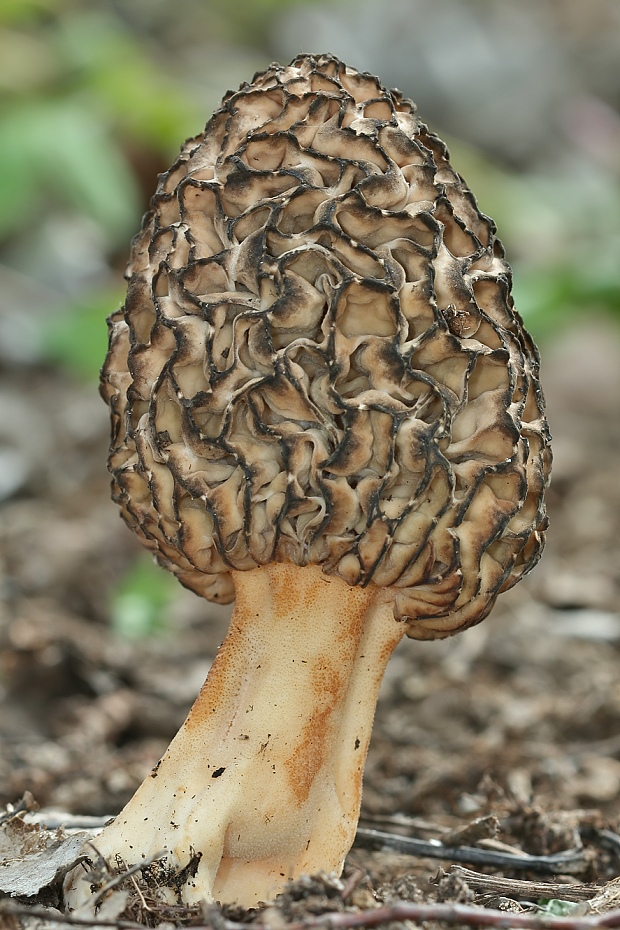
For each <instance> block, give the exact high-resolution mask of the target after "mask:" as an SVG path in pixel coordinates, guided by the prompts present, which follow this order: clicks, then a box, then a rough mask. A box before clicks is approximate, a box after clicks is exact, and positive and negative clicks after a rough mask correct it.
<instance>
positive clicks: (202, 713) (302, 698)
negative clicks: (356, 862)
mask: <svg viewBox="0 0 620 930" xmlns="http://www.w3.org/2000/svg"><path fill="white" fill-rule="evenodd" d="M233 578H234V583H235V589H236V602H235V607H234V611H233V614H232V618H231V623H230V629H229V632H228V634H227V636H226V639H225V641H224V643H223V645H222V647H221V648H220V650H219V652H218V654H217V657H216V659H215V661H214V662H213V665H212V667H211V670H210V672H209V675H208V677H207V680H206V681H205V683H204V685H203V687H202V690H201V692H200V694H199V696H198V698H197V700H196V702H195V704H194V706H193V707H192V709H191V710H190V712H189V715H188V717H187V719H186V721H185V723H184V724H183V726H182V727H181V729H180V730H179V732H178V733H177V735H176V736H175V738H174V740H173V741H172V743H171V744H170V747H169V748H168V750H167V752H166V753H165V755H164V756H163V758H162V760H161V762H160V763H158V765H157V766H156V767H155V769H154V770H153V771H152V773H151V774H150V775H149V776H148V777H147V778H146V780H145V781H144V782H143V784H142V785H141V787H140V788H139V789H138V791H137V792H136V794H135V795H134V797H133V798H132V799H131V801H130V802H129V803H128V804H127V806H126V807H125V809H124V810H123V811H122V812H121V813H120V814H119V815H118V817H117V818H116V819H115V820H114V822H113V823H112V824H111V825H110V826H108V827H106V828H105V829H104V831H103V833H102V834H101V835H100V836H98V837H97V838H96V840H95V842H94V845H95V846H96V848H97V849H98V850H99V852H100V853H101V854H102V855H103V856H104V857H105V858H106V859H108V860H109V861H111V862H112V863H114V861H115V859H116V860H118V857H119V856H120V857H121V858H122V860H124V862H125V863H126V864H128V865H129V864H133V863H135V862H139V861H140V859H141V858H145V857H147V856H149V855H152V854H153V853H155V852H156V851H157V850H159V849H164V848H165V849H166V850H167V852H168V856H167V859H166V862H165V865H166V866H167V867H172V869H173V870H174V872H175V873H176V878H175V879H174V880H171V881H170V882H169V884H170V886H171V887H173V888H174V889H175V891H176V892H177V894H178V895H179V896H180V898H181V900H182V901H184V902H185V903H188V904H190V903H194V902H196V901H198V900H200V899H203V900H204V899H206V900H211V899H213V898H214V899H216V900H219V901H222V902H236V903H239V904H242V905H245V906H250V905H253V904H255V903H256V902H258V901H260V900H263V901H264V900H269V899H270V898H272V897H273V896H274V895H275V894H277V892H278V891H279V890H281V888H282V886H283V885H284V883H285V882H286V880H287V879H289V878H293V877H296V876H298V875H300V874H302V873H312V872H315V871H317V870H318V869H327V870H333V871H335V872H338V873H340V871H341V869H342V866H343V862H344V858H345V856H346V854H347V852H348V850H349V848H350V846H351V844H352V842H353V839H354V836H355V830H356V826H357V821H358V817H359V809H360V799H361V787H362V774H363V769H364V762H365V759H366V752H367V749H368V743H369V740H370V733H371V728H372V722H373V717H374V712H375V705H376V701H377V695H378V691H379V686H380V684H381V679H382V677H383V673H384V670H385V666H386V663H387V661H388V659H389V657H390V655H391V654H392V652H393V650H394V648H395V646H396V644H397V643H398V642H399V640H400V639H401V637H402V636H403V634H404V632H405V624H403V623H399V622H397V621H396V620H395V619H394V616H393V612H392V606H391V600H390V595H389V592H388V591H386V590H384V589H383V590H382V589H379V588H377V587H375V586H373V585H370V586H369V587H366V588H361V587H350V586H349V585H348V584H346V583H345V582H344V581H342V579H340V578H338V577H335V576H327V575H324V574H323V573H322V571H321V570H320V568H319V567H317V566H306V567H299V566H296V565H292V564H290V563H280V564H272V565H270V566H265V567H261V568H258V569H255V570H252V571H247V572H233ZM188 866H189V868H188ZM182 870H185V871H184V872H183V874H182V875H179V873H180V872H182ZM158 881H159V883H161V878H160V877H159V879H158ZM82 884H84V885H86V882H82ZM74 889H75V883H74ZM84 890H86V889H84ZM80 897H81V895H80Z"/></svg>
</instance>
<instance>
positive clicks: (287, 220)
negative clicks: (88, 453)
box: [71, 55, 550, 905]
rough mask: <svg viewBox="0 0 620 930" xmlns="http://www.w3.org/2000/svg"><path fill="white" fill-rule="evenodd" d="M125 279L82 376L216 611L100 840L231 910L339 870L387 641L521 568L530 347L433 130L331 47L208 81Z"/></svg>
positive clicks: (160, 547)
mask: <svg viewBox="0 0 620 930" xmlns="http://www.w3.org/2000/svg"><path fill="white" fill-rule="evenodd" d="M128 278H129V290H128V295H127V302H126V304H125V306H124V308H123V309H122V310H119V311H118V312H117V313H115V314H113V315H112V317H111V320H110V349H109V353H108V357H107V360H106V363H105V367H104V369H103V388H102V390H103V396H104V398H105V400H106V401H107V403H108V404H109V406H110V410H111V414H112V423H113V429H112V447H111V452H110V459H109V466H110V470H111V472H112V475H113V487H114V498H115V500H116V501H117V502H118V504H119V505H120V507H121V510H122V515H123V517H124V519H125V520H126V522H127V523H128V524H129V526H131V527H132V529H133V530H134V531H135V532H136V533H137V534H138V536H139V537H140V538H141V540H142V542H143V543H144V544H145V545H146V546H147V547H148V548H149V549H151V550H152V551H153V552H154V554H155V555H156V557H157V559H158V561H159V562H160V563H161V564H162V565H164V566H165V567H167V568H169V569H170V570H171V571H173V572H174V573H175V574H176V575H177V577H178V578H179V580H180V581H181V583H182V584H184V585H186V586H187V587H188V588H191V589H192V590H193V591H195V592H197V593H198V594H200V595H203V596H204V597H206V598H207V599H209V600H212V601H217V602H219V603H227V602H230V601H232V600H233V598H235V599H236V600H235V607H234V612H233V615H232V620H231V625H230V630H229V633H228V635H227V637H226V640H225V642H224V644H223V646H222V647H221V649H220V651H219V653H218V655H217V658H216V659H215V661H214V663H213V666H212V669H211V671H210V672H209V676H208V678H207V680H206V682H205V685H204V687H203V689H202V691H201V693H200V695H199V697H198V699H197V701H196V703H195V704H194V706H193V708H192V710H191V711H190V713H189V716H188V718H187V720H186V721H185V723H184V724H183V726H182V727H181V729H180V731H179V732H178V734H177V735H176V737H175V738H174V740H173V742H172V743H171V745H170V747H169V749H168V751H167V752H166V754H165V755H164V757H163V758H162V760H161V761H160V762H159V763H158V764H157V766H156V767H155V769H154V770H153V772H152V773H151V774H150V776H149V777H147V779H146V780H145V782H144V783H143V784H142V786H141V787H140V788H139V789H138V791H137V793H136V794H135V796H134V797H133V798H132V800H131V801H130V802H129V803H128V805H127V806H126V807H125V809H124V810H123V811H122V813H120V814H119V815H118V817H117V818H116V819H115V821H114V822H113V823H112V824H111V825H110V826H108V827H107V828H106V829H105V830H104V831H103V833H102V834H101V835H100V836H99V837H98V838H97V840H96V842H95V845H96V847H97V848H98V850H99V851H100V852H101V853H102V854H103V855H104V856H105V857H107V858H108V859H109V860H110V861H111V862H115V861H119V859H121V860H123V861H124V862H125V863H127V864H133V863H136V862H139V861H140V860H141V859H142V858H145V857H148V856H149V855H151V854H153V853H155V852H156V851H157V850H160V849H164V848H165V849H166V850H167V858H166V859H165V860H164V865H165V868H164V867H162V873H161V875H160V876H159V883H160V885H161V884H165V883H166V880H167V881H168V882H169V884H170V885H171V887H174V889H175V893H176V894H177V896H178V899H180V900H182V901H184V902H187V903H189V902H194V901H196V900H198V899H201V898H203V899H207V900H209V899H211V898H215V899H218V900H221V901H228V902H232V901H236V902H239V903H241V904H244V905H251V904H253V903H255V902H256V901H258V900H260V899H263V900H265V899H268V898H270V897H272V896H273V895H274V894H275V893H277V892H278V890H279V889H280V888H281V887H282V885H283V884H284V882H285V881H286V880H287V879H289V878H291V877H294V876H298V875H299V874H300V873H305V872H312V871H315V870H317V869H326V870H334V871H336V872H339V871H340V870H341V868H342V865H343V860H344V857H345V855H346V853H347V851H348V850H349V848H350V846H351V843H352V841H353V838H354V835H355V830H356V824H357V820H358V816H359V807H360V796H361V784H362V771H363V766H364V760H365V756H366V750H367V747H368V742H369V738H370V731H371V726H372V719H373V715H374V709H375V703H376V698H377V692H378V689H379V685H380V682H381V678H382V675H383V671H384V668H385V665H386V662H387V660H388V658H389V656H390V654H391V653H392V651H393V649H394V647H395V646H396V644H397V643H398V641H399V640H400V639H401V637H402V636H403V634H405V633H406V634H407V635H408V636H410V637H413V638H416V639H430V638H434V637H443V636H448V635H450V634H452V633H455V632H456V631H457V630H461V629H463V628H465V627H468V626H471V625H472V624H474V623H477V622H478V621H480V620H481V619H482V618H483V617H484V616H485V615H486V614H487V613H488V612H489V610H490V609H491V607H492V605H493V603H494V601H495V599H496V597H497V595H498V594H499V593H500V592H501V591H506V590H507V589H508V588H510V587H512V585H514V584H515V582H517V581H518V580H519V578H521V576H522V575H523V574H524V573H525V572H527V571H529V570H530V569H531V568H532V566H533V565H534V564H535V562H536V561H537V560H538V557H539V555H540V552H541V547H542V545H543V538H544V529H545V526H546V517H545V510H544V504H543V492H544V488H545V485H546V483H547V478H548V472H549V464H550V453H549V445H548V443H549V435H548V429H547V424H546V421H545V417H544V407H543V398H542V394H541V390H540V386H539V381H538V354H537V350H536V348H535V346H534V344H533V342H532V340H531V338H530V336H529V335H528V334H527V333H526V331H525V330H524V328H523V325H522V322H521V319H520V318H519V316H518V314H517V313H516V311H515V309H514V306H513V302H512V298H511V296H510V283H511V277H510V270H509V267H508V265H507V264H506V262H505V260H504V256H503V251H502V247H501V245H500V243H499V242H498V240H497V239H496V237H495V227H494V225H493V223H492V222H491V220H489V219H488V217H486V216H484V215H482V214H481V213H480V211H479V210H478V208H477V206H476V203H475V200H474V198H473V196H472V194H471V193H470V191H469V190H468V189H467V187H466V186H465V183H464V182H463V180H462V178H460V177H459V175H458V174H456V172H455V171H454V170H453V168H452V167H451V165H450V162H449V159H448V152H447V150H446V147H445V146H444V145H443V143H442V142H441V141H440V140H439V139H438V138H437V136H435V135H433V134H432V133H431V132H429V130H428V129H427V128H426V126H425V125H424V124H423V123H421V122H420V121H419V119H418V118H417V116H416V115H415V107H414V105H413V104H412V102H411V101H410V100H407V99H405V98H403V97H402V95H401V94H400V93H399V92H397V91H388V90H386V89H385V88H383V87H382V86H381V84H380V83H379V81H378V80H377V79H376V78H375V77H372V76H371V75H369V74H363V73H359V72H357V71H355V70H354V69H352V68H349V67H346V66H345V65H344V64H343V63H342V62H340V61H338V60H337V59H336V58H334V57H332V56H330V55H322V56H318V57H317V56H311V55H301V56H299V57H298V58H296V59H295V60H294V61H293V62H292V64H291V65H290V66H288V67H281V66H279V65H275V64H274V65H272V66H271V67H270V68H268V69H267V70H266V71H264V72H262V73H260V74H257V75H256V76H255V78H254V80H253V82H252V83H251V84H244V85H242V87H241V88H240V90H239V91H238V92H237V93H229V94H227V96H226V97H225V98H224V101H223V104H222V107H221V109H220V110H218V111H217V112H216V113H215V115H214V116H213V118H212V119H211V120H210V122H209V123H208V125H207V127H206V129H205V131H204V133H202V134H201V135H199V136H198V137H196V138H195V139H192V140H190V141H189V142H187V143H186V144H185V146H184V147H183V149H182V152H181V155H180V156H179V158H178V160H177V162H176V163H175V164H174V166H173V167H172V168H171V169H170V171H168V172H167V173H166V174H164V175H162V177H161V178H160V181H159V186H158V189H157V193H156V194H155V196H154V198H153V201H152V206H151V210H150V212H149V213H148V214H147V216H146V217H145V220H144V225H143V228H142V232H141V233H140V234H139V235H138V237H137V238H136V240H135V241H134V244H133V249H132V255H131V260H130V264H129V269H128ZM165 869H167V871H166V870H165ZM166 876H172V878H168V879H166ZM78 884H79V883H78V881H77V878H76V877H75V876H74V888H73V891H72V892H71V893H72V895H73V896H74V899H75V895H76V894H77V893H78ZM86 884H87V883H85V882H82V885H83V886H86ZM79 896H80V895H79V894H78V897H79Z"/></svg>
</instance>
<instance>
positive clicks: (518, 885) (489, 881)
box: [443, 865, 604, 901]
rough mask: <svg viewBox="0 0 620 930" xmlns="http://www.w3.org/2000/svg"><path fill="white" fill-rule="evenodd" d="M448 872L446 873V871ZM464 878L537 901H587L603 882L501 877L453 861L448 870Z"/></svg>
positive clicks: (493, 890)
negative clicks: (574, 882)
mask: <svg viewBox="0 0 620 930" xmlns="http://www.w3.org/2000/svg"><path fill="white" fill-rule="evenodd" d="M443 874H444V875H445V874H446V873H445V872H443ZM447 874H450V875H458V876H459V877H460V878H462V879H463V880H464V881H465V882H466V883H467V884H468V885H469V887H470V888H471V889H472V890H473V891H482V892H490V893H492V894H500V895H504V896H505V897H507V898H525V900H527V901H537V900H538V899H539V898H561V899H562V900H563V901H588V900H590V898H594V897H595V896H596V895H599V894H600V893H601V891H602V890H603V887H604V886H602V885H594V884H574V885H573V884H568V883H566V882H564V883H562V884H559V883H556V882H529V881H526V880H525V879H514V878H501V877H500V876H499V875H483V874H481V873H480V872H472V870H471V869H466V868H464V867H463V866H462V865H453V866H452V867H451V868H450V870H449V873H447Z"/></svg>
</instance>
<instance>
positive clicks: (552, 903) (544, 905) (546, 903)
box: [538, 898, 579, 917]
mask: <svg viewBox="0 0 620 930" xmlns="http://www.w3.org/2000/svg"><path fill="white" fill-rule="evenodd" d="M578 906H579V902H577V901H563V900H562V899H561V898H540V900H539V901H538V908H539V912H540V913H542V914H548V915H549V916H550V917H568V915H569V914H571V913H572V912H573V911H574V910H575V908H576V907H578Z"/></svg>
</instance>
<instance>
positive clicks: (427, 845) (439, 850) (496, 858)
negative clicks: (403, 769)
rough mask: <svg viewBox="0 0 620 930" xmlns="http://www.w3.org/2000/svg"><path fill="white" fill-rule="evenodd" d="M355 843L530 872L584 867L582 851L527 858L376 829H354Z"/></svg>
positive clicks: (569, 869)
mask: <svg viewBox="0 0 620 930" xmlns="http://www.w3.org/2000/svg"><path fill="white" fill-rule="evenodd" d="M356 842H357V843H358V844H359V845H360V846H365V847H366V848H370V849H383V848H385V847H388V848H389V849H392V850H394V851H395V852H400V853H405V854H407V855H410V856H424V857H428V858H430V859H453V860H455V861H456V862H470V863H474V864H475V865H494V866H496V867H497V868H511V869H519V870H522V871H525V870H527V871H531V872H551V873H556V872H574V871H578V870H579V868H580V867H581V866H582V865H583V864H584V851H583V849H581V848H575V849H567V850H565V851H564V852H560V853H554V854H553V855H550V856H530V855H528V854H527V853H521V852H520V853H518V854H517V853H502V852H496V851H495V850H491V849H479V848H478V847H475V846H444V845H443V843H440V842H439V840H430V841H429V840H418V839H414V838H413V837H409V836H398V835H397V834H395V833H383V832H382V831H380V830H366V829H364V828H363V827H358V830H357V836H356Z"/></svg>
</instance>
